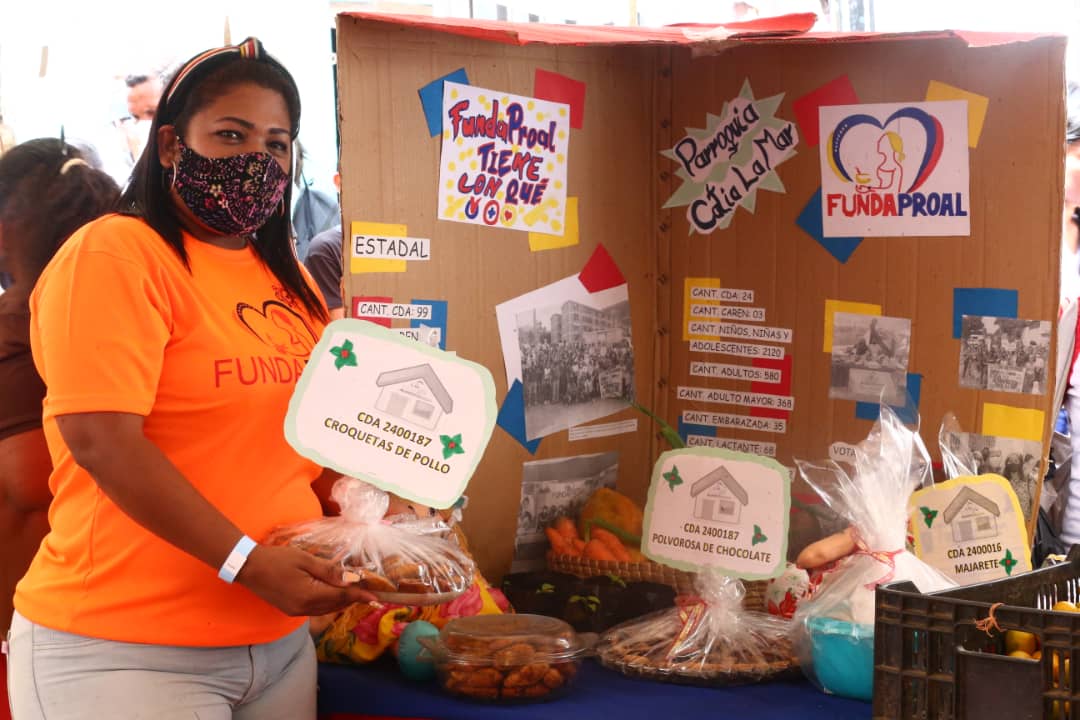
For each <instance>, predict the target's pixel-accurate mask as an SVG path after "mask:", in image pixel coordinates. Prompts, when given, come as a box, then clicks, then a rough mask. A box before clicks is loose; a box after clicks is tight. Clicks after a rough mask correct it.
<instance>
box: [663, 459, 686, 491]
mask: <svg viewBox="0 0 1080 720" xmlns="http://www.w3.org/2000/svg"><path fill="white" fill-rule="evenodd" d="M663 475H664V479H665V480H667V484H668V487H669V488H671V492H675V486H676V485H682V484H683V479H682V476H681V475H679V466H678V465H672V466H671V470H670V471H668V472H666V473H663Z"/></svg>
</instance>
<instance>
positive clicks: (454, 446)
mask: <svg viewBox="0 0 1080 720" xmlns="http://www.w3.org/2000/svg"><path fill="white" fill-rule="evenodd" d="M439 439H440V440H442V456H443V460H449V459H450V456H451V455H464V454H465V448H463V447H461V433H458V434H457V435H454V436H453V437H450V436H449V435H440V436H439Z"/></svg>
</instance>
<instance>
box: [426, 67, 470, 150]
mask: <svg viewBox="0 0 1080 720" xmlns="http://www.w3.org/2000/svg"><path fill="white" fill-rule="evenodd" d="M447 80H449V81H450V82H455V83H458V84H460V85H468V84H469V76H468V75H466V74H465V68H458V69H457V70H455V71H454V72H452V73H450V74H449V75H443V76H442V77H441V78H439V79H438V80H432V81H431V82H429V83H428V84H427V85H425V86H424V87H422V88H420V90H419V91H418V92H419V93H420V104H421V105H422V106H423V108H424V118H425V119H426V120H427V127H428V132H430V133H431V136H432V137H435V136H436V135H439V134H441V133H442V103H443V84H444V83H445V82H446V81H447Z"/></svg>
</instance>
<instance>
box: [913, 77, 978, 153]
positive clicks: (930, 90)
mask: <svg viewBox="0 0 1080 720" xmlns="http://www.w3.org/2000/svg"><path fill="white" fill-rule="evenodd" d="M926 99H927V101H928V102H936V101H938V100H967V104H968V147H978V146H979V136H980V135H982V129H983V122H984V121H985V120H986V111H987V109H988V108H989V107H990V98H988V97H986V96H985V95H977V94H975V93H973V92H968V91H967V90H961V89H960V88H958V87H953V86H952V85H946V84H945V83H943V82H938V81H937V80H931V81H930V85H929V87H927V88H926Z"/></svg>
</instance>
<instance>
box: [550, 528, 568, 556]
mask: <svg viewBox="0 0 1080 720" xmlns="http://www.w3.org/2000/svg"><path fill="white" fill-rule="evenodd" d="M544 534H545V535H547V537H548V541H549V542H550V543H551V549H552V550H553V551H555V554H556V555H573V554H574V546H573V545H572V544H571V543H570V541H569V540H567V539H566V538H564V537H563V536H562V535H560V534H559V533H558V532H556V531H555V529H554V528H544Z"/></svg>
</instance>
